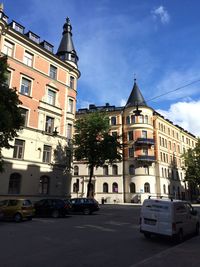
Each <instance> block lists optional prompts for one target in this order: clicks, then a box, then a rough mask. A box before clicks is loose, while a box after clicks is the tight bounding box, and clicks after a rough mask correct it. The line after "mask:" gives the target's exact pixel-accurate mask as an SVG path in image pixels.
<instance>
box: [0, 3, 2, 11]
mask: <svg viewBox="0 0 200 267" xmlns="http://www.w3.org/2000/svg"><path fill="white" fill-rule="evenodd" d="M0 11H1V12H3V3H0Z"/></svg>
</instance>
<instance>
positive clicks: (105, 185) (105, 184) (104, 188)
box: [103, 183, 108, 193]
mask: <svg viewBox="0 0 200 267" xmlns="http://www.w3.org/2000/svg"><path fill="white" fill-rule="evenodd" d="M103 193H108V184H107V183H104V184H103Z"/></svg>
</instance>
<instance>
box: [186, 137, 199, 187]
mask: <svg viewBox="0 0 200 267" xmlns="http://www.w3.org/2000/svg"><path fill="white" fill-rule="evenodd" d="M182 157H183V158H184V161H185V166H184V167H183V169H184V170H185V171H186V176H185V180H186V181H188V182H189V183H190V184H192V185H195V186H200V139H198V141H197V144H196V146H195V148H193V149H191V148H190V149H188V151H187V152H185V153H184V154H183V156H182Z"/></svg>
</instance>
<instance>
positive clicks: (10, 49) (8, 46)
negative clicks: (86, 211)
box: [3, 40, 14, 57]
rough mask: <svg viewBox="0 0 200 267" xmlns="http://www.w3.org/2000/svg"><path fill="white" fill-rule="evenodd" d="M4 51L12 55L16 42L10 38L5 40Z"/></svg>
mask: <svg viewBox="0 0 200 267" xmlns="http://www.w3.org/2000/svg"><path fill="white" fill-rule="evenodd" d="M3 53H4V54H6V55H7V56H9V57H12V56H13V53H14V44H13V43H12V42H10V41H8V40H4V45H3Z"/></svg>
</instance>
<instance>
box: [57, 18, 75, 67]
mask: <svg viewBox="0 0 200 267" xmlns="http://www.w3.org/2000/svg"><path fill="white" fill-rule="evenodd" d="M62 34H63V37H62V40H61V42H60V45H59V47H58V51H57V53H56V54H57V55H58V56H59V57H60V58H61V59H62V60H69V61H73V62H75V63H77V61H78V56H77V54H76V50H75V48H74V44H73V40H72V26H71V23H70V19H69V18H66V23H65V24H64V25H63V33H62Z"/></svg>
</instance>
